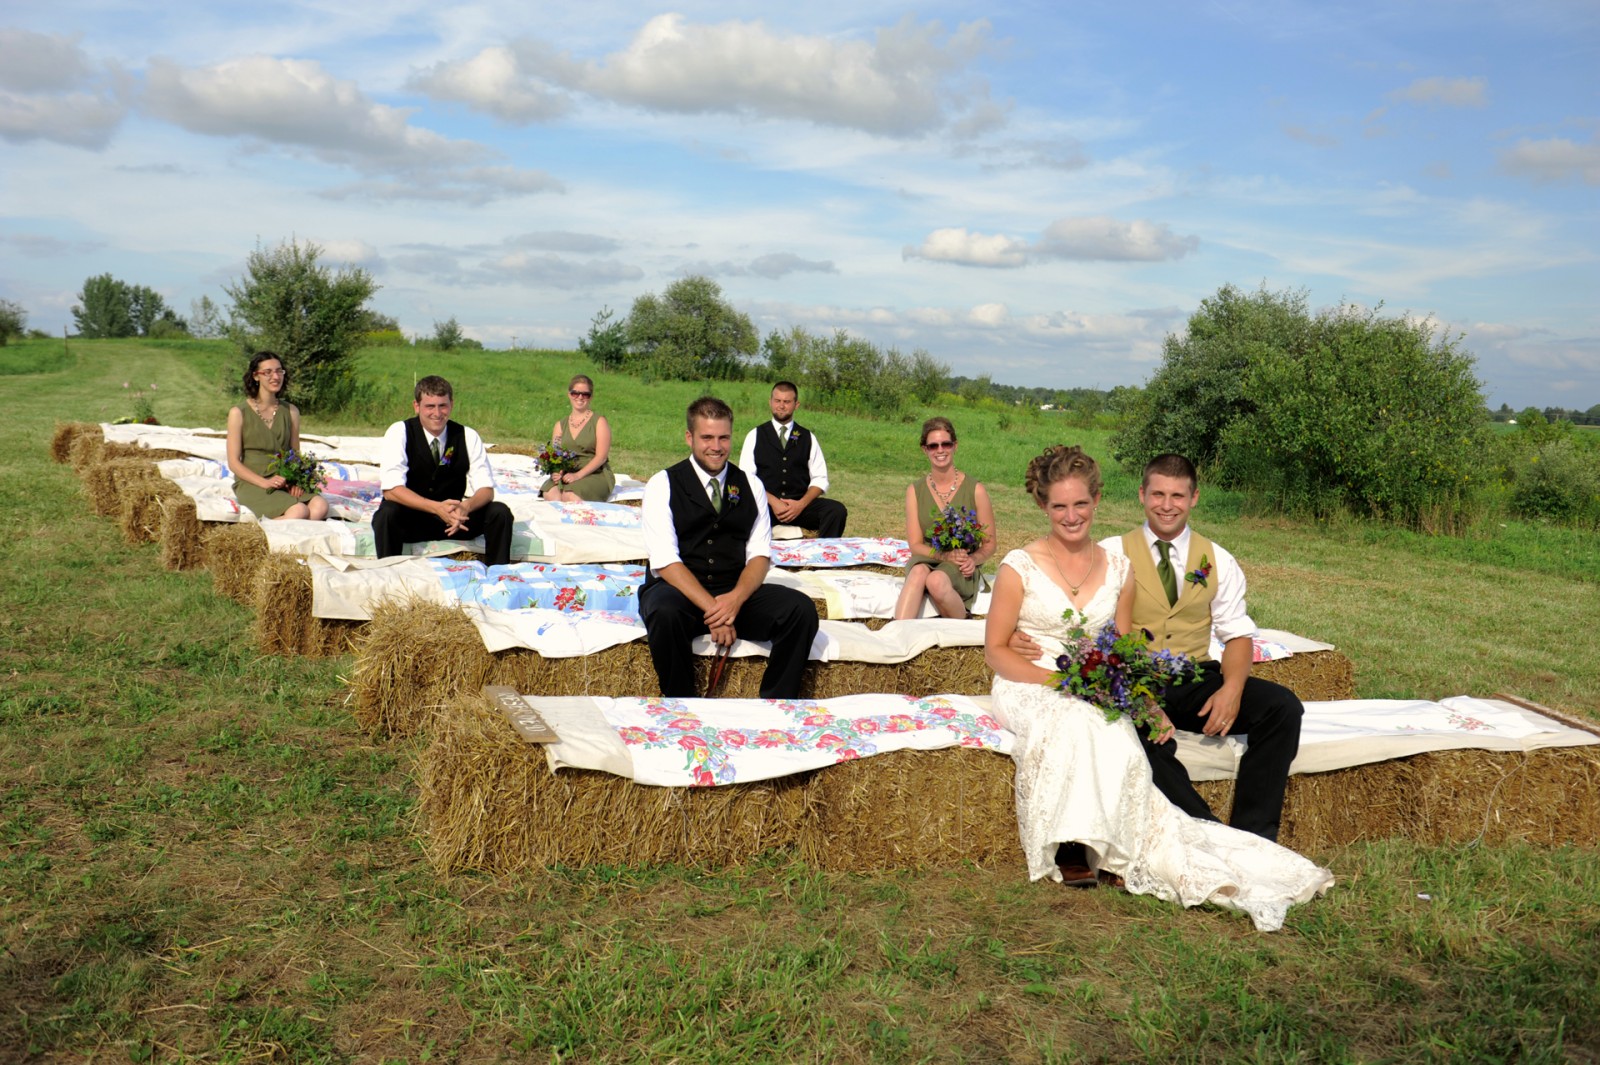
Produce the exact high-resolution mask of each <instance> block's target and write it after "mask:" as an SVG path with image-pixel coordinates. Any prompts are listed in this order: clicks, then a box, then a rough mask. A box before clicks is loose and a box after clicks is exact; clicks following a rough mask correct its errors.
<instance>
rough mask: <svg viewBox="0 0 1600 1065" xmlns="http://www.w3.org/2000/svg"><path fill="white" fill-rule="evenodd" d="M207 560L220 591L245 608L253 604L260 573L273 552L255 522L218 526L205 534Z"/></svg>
mask: <svg viewBox="0 0 1600 1065" xmlns="http://www.w3.org/2000/svg"><path fill="white" fill-rule="evenodd" d="M204 545H205V547H204V552H203V554H204V556H205V560H206V568H207V569H209V570H210V571H211V582H212V584H213V585H214V586H215V587H216V589H217V591H218V592H219V593H220V594H222V595H225V596H227V597H228V598H229V599H232V600H233V601H234V602H235V603H240V604H242V605H244V606H249V605H250V604H251V596H252V594H253V590H254V588H255V580H256V570H258V569H260V568H261V565H262V563H263V562H265V561H266V559H267V555H268V554H270V551H269V550H268V547H267V534H266V533H264V532H262V531H261V526H259V525H256V524H254V523H251V522H238V523H237V524H231V525H217V526H215V527H213V528H212V529H210V530H209V531H208V532H206V533H205V536H204Z"/></svg>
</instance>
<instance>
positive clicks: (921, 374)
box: [911, 348, 950, 403]
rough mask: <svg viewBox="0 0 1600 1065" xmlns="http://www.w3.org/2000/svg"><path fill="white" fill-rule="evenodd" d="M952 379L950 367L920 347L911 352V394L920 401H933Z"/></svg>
mask: <svg viewBox="0 0 1600 1065" xmlns="http://www.w3.org/2000/svg"><path fill="white" fill-rule="evenodd" d="M949 380H950V367H948V366H946V365H945V364H944V363H942V362H940V361H939V360H938V359H936V358H934V357H933V356H932V355H929V354H928V353H927V352H926V351H923V350H922V349H921V348H918V349H917V350H916V351H913V352H912V353H911V394H912V395H913V396H916V397H917V401H918V402H919V403H932V402H933V401H934V400H936V399H938V398H939V393H941V392H943V391H944V388H945V384H946V383H947V382H948V381H949Z"/></svg>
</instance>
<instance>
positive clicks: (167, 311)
mask: <svg viewBox="0 0 1600 1065" xmlns="http://www.w3.org/2000/svg"><path fill="white" fill-rule="evenodd" d="M127 288H128V309H129V312H130V314H131V316H132V318H133V327H134V328H135V329H136V330H138V333H139V335H140V336H142V337H147V336H154V335H155V334H154V333H153V332H152V330H153V329H154V328H155V325H156V323H157V322H165V323H167V326H168V328H167V329H165V330H163V333H164V334H166V335H171V334H172V333H173V332H178V333H182V334H184V335H185V336H187V335H188V333H189V327H188V324H187V323H185V322H184V320H183V319H182V318H179V317H178V316H177V314H176V313H175V312H174V311H173V310H172V308H171V307H168V306H167V301H166V300H164V299H162V298H161V294H160V293H159V292H157V291H156V290H155V289H153V288H149V287H147V286H145V285H129V286H127ZM173 327H176V328H175V329H174V328H173Z"/></svg>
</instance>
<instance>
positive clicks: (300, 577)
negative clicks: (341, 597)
mask: <svg viewBox="0 0 1600 1065" xmlns="http://www.w3.org/2000/svg"><path fill="white" fill-rule="evenodd" d="M251 605H252V606H253V607H254V608H255V611H256V625H255V630H256V644H257V646H259V647H260V648H261V653H262V654H268V655H304V656H306V657H307V658H323V657H327V656H329V655H342V654H344V653H345V652H346V651H348V650H349V649H350V643H351V638H352V636H353V635H354V633H355V630H356V629H357V628H358V627H359V626H360V624H361V623H360V622H356V621H340V620H331V619H324V618H319V617H316V616H314V615H313V614H312V613H311V567H309V566H307V565H306V563H305V559H304V558H302V557H301V556H299V555H286V554H279V553H276V552H274V553H269V554H268V555H267V557H266V558H265V559H263V560H262V562H261V565H260V566H259V567H257V569H256V575H255V582H254V585H253V587H252V589H251Z"/></svg>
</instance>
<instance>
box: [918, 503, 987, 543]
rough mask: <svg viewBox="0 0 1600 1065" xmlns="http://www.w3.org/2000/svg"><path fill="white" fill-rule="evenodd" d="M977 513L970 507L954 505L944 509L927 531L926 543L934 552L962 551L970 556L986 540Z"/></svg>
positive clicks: (985, 534)
mask: <svg viewBox="0 0 1600 1065" xmlns="http://www.w3.org/2000/svg"><path fill="white" fill-rule="evenodd" d="M988 538H989V537H988V534H987V533H985V532H984V531H983V523H982V522H981V521H979V520H978V512H977V511H976V510H973V509H972V508H971V507H957V506H954V505H951V506H948V507H945V508H944V513H943V514H941V515H940V516H939V519H938V520H937V521H935V522H934V523H933V528H931V529H929V530H928V543H929V544H930V545H932V547H933V549H934V550H935V551H955V550H958V549H959V550H962V551H965V552H967V553H968V554H971V553H972V552H974V551H976V550H977V549H978V545H979V544H981V543H983V542H984V541H985V540H987V539H988Z"/></svg>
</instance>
